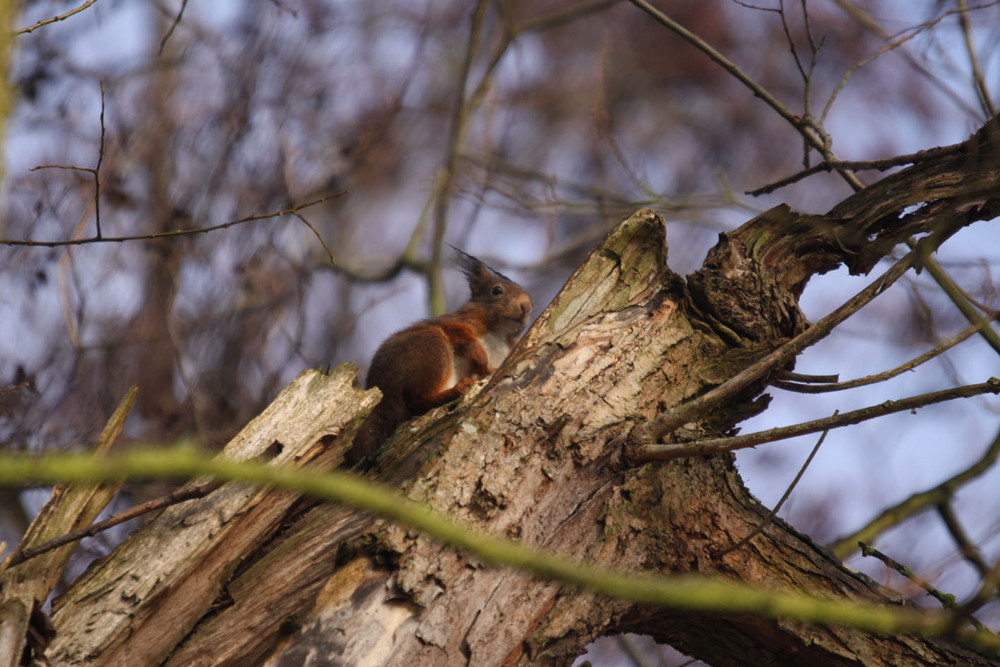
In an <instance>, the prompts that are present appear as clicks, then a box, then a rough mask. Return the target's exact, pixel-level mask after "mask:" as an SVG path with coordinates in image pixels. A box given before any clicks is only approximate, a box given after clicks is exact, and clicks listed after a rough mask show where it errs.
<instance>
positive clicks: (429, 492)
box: [49, 119, 1000, 666]
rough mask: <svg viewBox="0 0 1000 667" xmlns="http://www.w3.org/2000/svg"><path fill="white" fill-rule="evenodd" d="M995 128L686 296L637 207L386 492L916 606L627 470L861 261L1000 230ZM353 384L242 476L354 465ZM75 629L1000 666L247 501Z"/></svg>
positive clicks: (282, 644)
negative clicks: (290, 467) (688, 602)
mask: <svg viewBox="0 0 1000 667" xmlns="http://www.w3.org/2000/svg"><path fill="white" fill-rule="evenodd" d="M997 127H998V123H997V121H996V119H994V121H992V122H991V123H990V124H988V125H987V126H986V127H984V128H983V129H982V130H981V131H980V132H979V133H977V134H976V135H975V136H973V137H972V139H970V140H969V141H968V142H966V143H964V144H962V145H959V146H956V147H955V151H954V152H953V153H946V154H943V155H936V156H935V157H934V158H933V159H932V160H927V161H924V162H921V163H920V164H918V165H915V166H914V167H911V168H910V169H907V170H904V171H902V172H899V173H897V174H894V175H892V176H889V177H888V178H886V179H884V180H883V181H882V182H880V183H878V184H875V185H874V186H872V187H870V188H867V189H865V190H863V191H861V192H860V193H858V194H857V195H855V196H853V197H851V198H849V199H848V200H846V201H845V202H844V203H843V204H841V205H840V206H838V207H837V208H835V209H834V210H833V211H831V212H830V214H829V215H827V216H806V215H800V214H797V213H794V212H792V211H790V210H788V209H787V208H786V207H778V208H776V209H772V210H771V211H768V212H766V213H764V214H763V215H761V216H759V217H758V218H755V219H754V220H751V221H750V222H748V223H747V224H745V225H744V226H743V227H741V228H740V229H738V230H736V231H735V232H733V233H730V234H723V235H720V241H719V244H718V245H717V246H716V247H715V248H714V249H713V250H712V251H711V252H710V253H709V256H708V258H707V259H706V261H705V264H704V266H703V268H702V269H701V270H700V271H699V272H698V273H696V274H695V275H693V276H691V277H690V278H689V279H688V280H687V281H685V280H683V279H682V278H680V277H679V276H677V275H675V274H673V273H672V272H670V270H669V269H668V268H667V266H666V244H665V240H664V239H665V230H664V223H663V221H662V219H660V218H659V217H658V216H657V215H656V214H655V213H653V212H652V211H648V210H643V211H639V212H638V213H636V214H634V215H633V216H631V217H630V218H629V219H628V220H626V221H624V222H623V223H622V224H621V225H619V226H618V227H617V228H616V229H614V230H613V231H612V232H611V233H610V234H609V235H608V236H607V237H606V238H605V239H604V241H603V242H602V243H601V244H600V246H599V247H597V248H596V249H595V250H594V251H593V252H592V253H591V254H590V255H589V257H588V258H587V260H586V262H585V263H584V264H583V266H581V267H580V268H579V269H578V270H577V271H576V273H574V275H573V276H572V277H571V278H570V280H569V281H568V282H567V284H566V286H565V287H564V288H563V290H562V291H561V292H560V293H559V295H558V296H557V297H556V298H555V300H554V301H553V302H552V303H551V304H550V305H549V306H548V307H547V308H546V309H545V311H544V312H543V313H542V314H541V315H540V317H539V319H538V321H537V322H536V323H535V324H534V326H533V327H532V328H531V330H530V331H529V332H528V334H527V335H526V336H525V338H524V339H523V340H522V341H521V342H520V343H519V344H518V346H517V347H516V348H515V350H514V351H513V352H512V354H511V355H510V357H509V358H508V360H507V362H506V363H505V364H504V365H503V366H502V367H501V368H500V369H499V370H498V371H497V372H496V373H495V374H494V375H493V376H492V377H491V378H490V379H489V380H488V382H486V383H485V386H481V387H478V388H476V389H474V390H473V392H471V393H470V394H469V395H468V396H466V397H465V399H464V400H463V401H461V403H460V404H459V405H457V406H446V407H444V408H440V409H438V410H435V411H433V412H432V413H430V414H428V415H425V416H424V417H422V418H420V419H418V420H416V421H415V422H413V423H412V424H411V425H410V426H409V427H404V428H402V429H400V432H398V433H397V435H396V437H395V438H394V440H393V441H392V442H391V446H390V447H389V448H388V449H387V451H386V453H385V454H384V455H383V457H382V458H381V459H380V461H379V463H378V470H377V471H376V472H375V473H374V476H376V477H378V478H380V479H382V480H383V481H387V482H389V483H391V484H394V485H397V486H399V487H400V489H401V492H402V493H404V494H405V495H406V496H408V497H409V498H412V499H416V500H420V501H422V502H425V503H427V504H429V505H430V506H432V507H433V508H435V509H437V510H439V511H441V512H444V513H446V514H448V515H449V516H452V517H454V518H456V519H459V520H461V521H464V522H467V523H468V524H470V525H472V526H476V527H478V528H480V529H482V530H485V531H486V532H488V533H491V534H494V535H498V536H504V537H508V538H514V539H517V540H520V541H521V542H523V543H525V544H527V545H530V546H535V547H540V548H544V549H546V550H550V551H553V552H556V553H558V554H561V555H563V556H566V557H569V558H572V559H576V560H578V561H582V562H587V563H591V564H596V565H601V566H606V567H613V568H616V569H620V570H626V571H635V572H646V573H648V572H659V573H664V574H666V573H681V572H698V573H703V574H712V575H718V576H722V577H730V578H733V579H738V580H741V581H745V582H749V583H752V584H755V585H759V586H762V587H774V586H781V587H787V588H792V589H795V590H799V591H803V592H808V593H812V594H815V595H819V596H837V597H846V598H849V599H862V600H870V601H878V602H884V603H886V604H893V605H896V604H903V601H902V600H901V598H900V596H899V595H898V594H897V593H895V592H893V591H891V590H888V589H886V588H883V587H881V586H878V585H877V584H875V583H874V582H872V581H871V580H869V579H868V578H866V577H864V576H863V575H860V574H858V573H856V572H853V571H851V570H849V569H847V568H845V567H844V566H843V565H842V563H841V562H840V561H839V560H838V559H837V558H836V557H835V556H833V555H832V554H831V553H830V552H829V551H827V550H826V549H824V548H822V547H820V546H818V545H816V544H815V543H814V542H813V541H812V540H810V539H809V537H808V536H806V535H802V534H800V533H798V532H797V531H796V530H795V529H794V528H792V527H791V526H788V525H787V524H785V523H784V522H782V521H780V520H777V519H774V520H771V521H769V522H768V521H767V518H766V517H767V515H768V512H767V510H766V509H765V508H763V507H762V506H761V505H760V504H759V503H758V502H757V500H756V499H754V498H753V497H752V496H751V495H750V494H749V492H748V491H747V490H746V488H745V487H744V486H743V483H742V480H741V479H740V476H739V473H738V471H737V470H736V469H735V466H734V465H733V458H732V456H731V455H728V454H726V455H715V456H709V457H702V458H697V459H688V460H683V461H675V462H669V463H647V464H644V465H636V464H633V463H630V461H629V459H628V457H627V456H626V451H627V448H628V446H630V445H634V444H638V443H639V442H640V441H641V438H639V435H638V434H641V433H644V432H645V431H644V429H643V428H637V427H642V426H644V425H645V424H647V422H649V421H650V420H653V419H655V418H656V417H657V416H658V415H660V414H662V413H664V412H666V411H669V410H672V409H673V408H675V407H677V406H679V405H681V404H683V403H685V402H686V401H689V400H690V399H692V398H695V397H698V396H700V395H703V394H704V393H705V392H706V391H708V390H710V389H712V388H713V387H716V386H718V385H719V384H721V383H722V382H724V381H725V380H727V379H728V378H730V377H732V376H733V375H735V374H736V373H737V372H739V371H740V370H742V369H744V368H746V367H747V366H748V365H749V364H751V363H752V362H753V361H755V360H757V359H759V358H760V357H762V356H763V355H765V354H767V353H768V352H771V351H772V350H774V349H775V348H776V347H777V346H778V345H780V344H781V343H782V342H784V341H785V340H787V339H788V338H789V337H791V336H794V335H795V334H797V333H799V332H801V331H803V330H805V329H806V328H807V327H808V326H809V325H808V323H807V322H806V319H805V318H804V316H803V315H802V313H801V311H799V309H798V306H797V300H798V297H799V295H800V293H801V290H802V289H803V287H804V286H805V283H806V281H807V280H808V278H809V277H810V276H812V275H814V274H816V273H821V272H823V271H827V270H830V269H832V268H835V267H836V266H838V265H839V264H841V263H847V264H848V265H849V266H850V267H851V269H852V270H853V271H856V272H867V271H868V270H870V269H871V267H872V266H874V264H875V262H876V261H877V260H878V259H879V258H881V257H882V256H884V255H885V254H887V253H888V252H889V251H890V250H891V249H892V248H893V247H895V246H896V245H897V244H898V243H899V242H901V241H903V240H905V239H907V238H908V237H910V236H911V235H913V234H917V233H922V232H933V233H936V234H938V236H939V237H940V238H942V239H943V238H946V237H947V236H948V235H950V234H951V233H954V231H955V230H957V229H958V228H960V227H961V226H963V225H965V224H969V223H971V222H974V221H976V220H980V219H988V218H990V217H992V216H994V215H996V214H997V213H996V212H997V209H998V207H1000V199H998V195H997V193H998V192H1000V161H998V150H997V146H998V144H1000V140H998V139H997ZM917 204H921V205H922V207H921V208H920V209H918V210H916V211H913V212H904V210H905V211H910V210H911V209H910V207H912V206H914V205H917ZM352 373H353V371H352V370H351V369H347V368H341V369H337V371H335V372H334V373H333V374H331V375H330V376H324V375H321V374H319V373H314V372H307V373H304V374H303V375H302V376H300V378H299V379H298V380H296V382H295V383H293V385H292V387H290V388H289V389H288V390H286V392H285V393H283V394H282V396H281V397H279V398H278V399H277V401H276V402H275V405H272V407H271V408H268V410H267V411H266V412H265V413H264V414H263V415H262V416H261V417H260V418H258V420H255V422H253V423H251V424H250V425H249V426H248V427H247V429H246V430H245V431H244V432H243V433H242V434H241V435H240V436H238V437H237V439H236V440H234V443H232V444H231V445H230V447H229V448H227V455H234V456H260V455H263V454H265V453H266V452H267V450H268V448H269V447H270V446H271V445H272V444H273V443H275V442H278V443H280V444H281V447H280V448H279V449H281V450H282V453H281V455H280V456H278V459H280V460H281V461H286V462H296V463H297V464H299V465H303V464H305V463H306V461H311V462H312V464H317V463H318V464H320V465H331V464H333V463H334V462H335V461H337V460H339V457H340V456H341V455H342V453H343V451H344V449H345V448H346V447H347V446H348V444H349V440H350V438H351V437H352V435H353V431H354V429H355V428H356V427H357V424H358V422H359V420H360V419H362V418H363V416H364V415H365V414H366V413H367V411H368V410H370V407H371V405H372V403H373V402H374V400H375V398H374V394H373V393H372V392H368V393H366V394H362V393H361V392H360V390H358V389H356V386H354V385H352V380H353V375H352ZM766 384H767V378H766V377H765V378H762V379H761V380H759V381H758V382H756V383H754V384H753V385H751V386H749V387H747V388H745V389H744V390H743V391H742V392H741V393H740V394H739V396H738V397H737V398H736V399H735V400H732V401H729V402H727V403H726V404H725V405H723V406H721V407H716V408H715V409H714V410H712V411H711V412H710V413H709V414H700V415H698V416H697V418H696V419H693V420H692V421H690V422H689V423H686V424H683V425H682V426H681V427H680V428H677V429H674V430H673V431H672V433H671V435H670V437H671V438H672V440H673V441H683V440H691V439H697V438H701V437H705V436H712V435H717V434H720V433H724V432H726V431H727V430H729V429H731V428H732V427H733V426H734V425H736V424H738V423H739V422H740V421H742V420H743V419H745V418H746V417H747V416H749V415H752V414H755V413H757V412H759V411H760V410H762V409H764V408H765V407H766V404H767V397H766V396H762V395H761V394H760V392H761V391H763V390H764V388H765V387H766ZM289 420H293V421H291V422H290V421H289ZM289 429H290V430H291V431H294V432H292V433H290V432H288V431H289ZM248 443H250V444H248ZM762 524H766V525H765V526H764V528H763V530H761V532H760V533H759V534H758V535H757V536H755V537H754V538H753V539H751V540H750V541H749V542H748V543H747V544H746V545H744V546H742V547H741V548H739V549H735V550H732V551H726V550H727V548H728V547H730V546H732V545H734V544H736V543H737V542H739V541H740V540H741V539H743V538H744V537H745V536H747V535H749V534H750V533H751V532H752V531H754V530H755V529H756V528H758V527H759V526H761V525H762ZM53 620H54V623H55V626H56V629H57V633H58V634H57V638H56V640H55V642H54V644H53V646H52V650H51V651H50V652H49V656H50V657H51V658H53V660H54V663H55V664H156V663H163V664H169V665H208V664H240V665H243V664H254V663H257V664H259V663H264V662H268V663H269V664H273V665H302V664H330V665H334V664H343V665H362V664H386V665H407V666H412V665H465V664H471V665H521V664H560V665H563V664H570V663H571V662H572V660H573V659H574V658H575V657H576V656H577V655H579V654H580V653H581V652H582V651H583V648H584V646H585V645H586V643H587V642H589V641H591V640H593V639H594V638H596V637H598V636H601V635H604V634H608V633H615V632H642V633H646V634H650V635H652V636H653V637H654V638H656V639H657V640H658V641H661V642H667V643H670V644H672V645H674V646H675V647H677V648H678V649H680V650H682V651H684V652H686V653H688V654H690V655H692V656H695V657H698V658H701V659H703V660H705V661H706V662H709V663H710V664H713V665H745V664H774V665H783V664H787V665H800V664H810V665H849V664H850V665H857V664H865V665H879V664H894V665H895V664H915V665H919V664H933V665H938V664H965V665H985V664H998V662H997V661H996V660H995V659H994V658H992V657H989V656H983V655H980V654H978V653H976V652H974V651H971V650H969V649H967V648H964V647H962V646H960V645H958V644H957V643H955V642H953V641H950V640H948V639H926V638H920V637H913V636H879V635H876V634H872V633H867V632H862V631H858V630H853V629H849V628H836V627H820V626H807V625H803V624H801V623H795V622H788V621H782V620H768V619H763V618H759V617H754V616H733V615H718V614H705V613H702V614H693V613H681V612H678V611H676V610H670V609H662V608H650V607H649V606H645V605H637V604H634V603H631V602H626V601H620V600H612V599H607V598H604V597H601V596H598V595H595V594H592V593H588V592H585V591H579V590H575V589H572V588H569V587H565V586H561V585H559V584H556V583H550V582H546V581H539V580H537V579H533V578H531V577H528V576H526V575H523V574H521V573H519V572H517V571H512V570H508V569H498V568H490V567H483V566H482V565H481V564H479V563H477V562H476V560H475V559H474V558H471V557H469V556H467V555H465V554H462V553H458V552H456V551H454V550H452V549H450V548H446V547H442V546H440V545H439V544H436V543H434V542H432V541H430V540H429V539H427V538H426V537H423V536H421V535H419V534H416V533H414V532H413V531H410V530H408V529H407V528H405V527H402V526H398V525H392V524H387V523H383V522H378V521H373V520H372V519H371V518H369V517H367V516H365V515H363V514H360V513H358V512H355V511H352V510H350V509H346V508H342V507H335V506H328V505H316V504H314V503H310V502H309V501H306V500H302V499H297V498H294V497H292V496H290V495H289V494H281V493H275V492H269V491H266V490H254V489H247V488H246V487H242V486H238V485H225V486H223V487H222V488H220V489H219V490H218V491H216V492H215V493H214V494H213V495H212V496H210V497H209V498H206V499H204V500H202V501H195V502H193V503H189V504H186V505H183V506H179V507H177V508H172V509H170V510H167V511H165V512H164V513H163V514H162V515H160V516H159V517H158V518H157V519H156V520H155V521H152V522H150V523H149V524H147V525H146V526H145V527H143V528H142V529H141V530H139V531H138V532H137V533H136V534H135V535H133V536H132V537H131V538H130V539H129V540H128V541H127V542H126V543H125V544H123V545H122V546H121V547H120V548H119V549H117V550H116V551H115V552H114V553H112V554H111V555H110V556H109V557H108V558H106V559H105V560H104V561H103V562H101V563H100V564H98V565H97V566H95V567H94V568H92V569H91V570H90V571H89V572H88V573H87V574H86V575H85V576H84V577H82V578H81V580H80V581H79V582H77V583H76V584H75V585H74V586H73V587H72V588H71V589H70V590H69V591H67V592H66V594H65V595H63V596H62V598H61V599H60V600H59V601H58V602H57V604H56V606H55V613H54V618H53Z"/></svg>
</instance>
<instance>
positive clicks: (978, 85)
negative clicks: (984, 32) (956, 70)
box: [958, 0, 997, 118]
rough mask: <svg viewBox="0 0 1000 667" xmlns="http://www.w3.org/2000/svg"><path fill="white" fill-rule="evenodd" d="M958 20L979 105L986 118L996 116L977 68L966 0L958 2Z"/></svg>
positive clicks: (988, 93) (994, 107) (977, 60)
mask: <svg viewBox="0 0 1000 667" xmlns="http://www.w3.org/2000/svg"><path fill="white" fill-rule="evenodd" d="M958 19H959V22H960V23H961V24H962V37H963V38H964V39H965V50H966V52H968V54H969V66H970V67H971V68H972V85H973V87H974V88H975V89H976V94H977V95H978V96H979V103H980V104H981V105H982V106H983V111H984V112H986V117H987V118H993V116H996V115H997V108H996V105H994V104H993V98H992V97H990V90H989V88H987V87H986V80H985V79H984V78H983V72H982V70H981V69H980V67H979V57H978V56H977V55H976V45H975V43H974V42H973V41H972V23H971V21H969V2H968V0H958Z"/></svg>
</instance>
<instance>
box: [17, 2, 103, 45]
mask: <svg viewBox="0 0 1000 667" xmlns="http://www.w3.org/2000/svg"><path fill="white" fill-rule="evenodd" d="M95 2H97V0H87V2H85V3H83V4H82V5H80V6H79V7H77V8H76V9H71V10H69V11H68V12H66V13H65V14H60V15H59V16H53V17H52V18H50V19H45V20H44V21H39V22H38V23H36V24H34V25H31V26H28V27H27V28H21V29H20V30H15V31H14V33H13V36H14V37H17V36H18V35H24V34H27V33H29V32H32V31H34V30H38V29H39V28H41V27H42V26H47V25H49V24H50V23H57V22H58V21H65V20H66V19H68V18H69V17H71V16H73V15H74V14H79V13H80V12H82V11H83V10H85V9H86V8H87V7H90V6H91V5H92V4H94V3H95Z"/></svg>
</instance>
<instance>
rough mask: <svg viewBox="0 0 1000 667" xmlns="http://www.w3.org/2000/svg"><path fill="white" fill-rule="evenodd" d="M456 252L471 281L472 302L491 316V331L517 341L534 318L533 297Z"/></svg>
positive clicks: (480, 263) (479, 262)
mask: <svg viewBox="0 0 1000 667" xmlns="http://www.w3.org/2000/svg"><path fill="white" fill-rule="evenodd" d="M452 248H453V249H454V251H455V253H456V255H457V257H458V264H459V266H460V267H461V268H462V273H464V274H465V275H466V277H467V278H468V279H469V289H470V290H471V291H472V301H473V302H474V303H478V304H481V305H482V306H484V307H485V309H486V313H487V315H488V316H489V319H490V322H489V328H490V329H495V330H497V331H499V332H502V333H503V334H505V335H506V336H507V337H508V338H513V337H514V336H517V334H519V333H521V331H522V330H523V329H524V327H525V326H526V325H527V324H528V318H530V317H531V295H530V294H528V292H527V291H526V290H525V289H524V288H523V287H521V286H520V285H518V284H517V283H515V282H514V281H513V280H511V279H510V278H508V277H507V276H505V275H503V274H502V273H500V272H499V271H497V270H495V269H492V268H490V267H489V266H487V265H486V264H484V263H483V262H481V261H480V260H478V259H477V258H475V257H473V256H472V255H469V254H467V253H464V252H462V251H461V250H459V249H458V248H455V247H454V246H452Z"/></svg>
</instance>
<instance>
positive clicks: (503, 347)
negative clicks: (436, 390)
mask: <svg viewBox="0 0 1000 667" xmlns="http://www.w3.org/2000/svg"><path fill="white" fill-rule="evenodd" d="M479 344H480V345H482V346H483V349H484V350H486V361H487V362H488V363H489V365H490V368H496V367H497V366H499V365H500V364H501V363H503V360H504V359H506V358H507V355H508V354H509V353H510V343H508V342H507V339H506V338H504V337H503V336H500V335H497V334H490V333H487V334H486V335H485V336H483V337H482V338H480V339H479ZM470 375H472V362H471V361H469V360H468V358H466V357H462V356H457V355H456V356H455V357H453V358H452V363H451V373H449V374H448V381H447V382H446V383H445V386H444V390H447V389H451V388H452V387H454V386H455V385H456V384H458V381H459V380H461V379H462V378H464V377H469V376H470Z"/></svg>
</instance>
